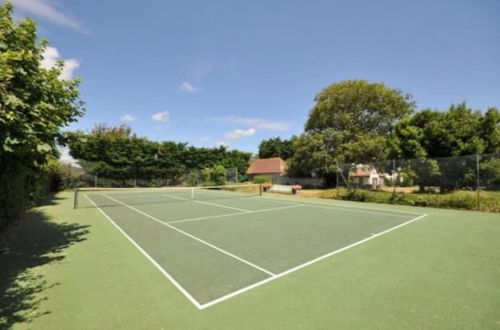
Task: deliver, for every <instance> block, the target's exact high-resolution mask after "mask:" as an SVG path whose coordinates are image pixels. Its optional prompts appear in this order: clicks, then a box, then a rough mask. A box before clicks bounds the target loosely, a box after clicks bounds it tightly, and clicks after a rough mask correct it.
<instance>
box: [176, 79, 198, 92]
mask: <svg viewBox="0 0 500 330" xmlns="http://www.w3.org/2000/svg"><path fill="white" fill-rule="evenodd" d="M179 90H180V91H181V92H188V93H196V92H198V91H199V90H200V88H198V87H194V86H193V85H191V84H190V83H188V82H187V81H183V82H182V84H181V85H180V86H179Z"/></svg>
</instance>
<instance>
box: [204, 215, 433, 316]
mask: <svg viewBox="0 0 500 330" xmlns="http://www.w3.org/2000/svg"><path fill="white" fill-rule="evenodd" d="M426 216H427V214H423V215H421V216H419V217H416V218H414V219H411V220H409V221H406V222H403V223H402V224H399V225H397V226H394V227H392V228H389V229H386V230H384V231H381V232H379V233H377V234H373V235H371V236H370V237H367V238H365V239H362V240H360V241H357V242H355V243H352V244H350V245H347V246H344V247H343V248H340V249H338V250H335V251H332V252H330V253H327V254H324V255H322V256H320V257H318V258H316V259H313V260H310V261H308V262H305V263H303V264H301V265H298V266H296V267H293V268H290V269H288V270H286V271H284V272H281V273H278V274H276V275H274V276H273V277H268V278H266V279H264V280H262V281H260V282H256V283H254V284H251V285H249V286H247V287H244V288H241V289H239V290H236V291H234V292H231V293H229V294H227V295H225V296H222V297H219V298H217V299H214V300H212V301H210V302H208V303H205V304H202V305H201V308H200V309H205V308H208V307H210V306H213V305H215V304H218V303H221V302H223V301H225V300H228V299H230V298H233V297H235V296H237V295H240V294H242V293H244V292H247V291H249V290H251V289H254V288H257V287H259V286H261V285H264V284H266V283H269V282H271V281H274V280H276V279H278V278H280V277H283V276H285V275H288V274H290V273H293V272H296V271H298V270H300V269H302V268H304V267H307V266H310V265H312V264H314V263H317V262H318V261H321V260H323V259H326V258H328V257H331V256H333V255H335V254H337V253H340V252H343V251H346V250H348V249H351V248H353V247H355V246H357V245H360V244H363V243H365V242H368V241H369V240H372V239H374V238H376V237H380V236H382V235H385V234H387V233H389V232H391V231H393V230H396V229H398V228H401V227H403V226H406V225H408V224H410V223H412V222H414V221H417V220H419V219H422V218H424V217H426Z"/></svg>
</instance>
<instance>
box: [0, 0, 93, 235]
mask: <svg viewBox="0 0 500 330" xmlns="http://www.w3.org/2000/svg"><path fill="white" fill-rule="evenodd" d="M12 10H13V7H12V5H11V4H10V3H9V2H6V3H5V5H3V6H0V195H1V196H0V219H2V220H0V222H1V221H5V219H13V218H16V217H18V216H19V214H20V212H22V211H23V210H24V208H25V207H27V206H29V205H30V203H33V202H34V200H35V199H36V198H37V196H38V194H37V191H39V190H40V189H41V188H42V185H43V184H42V181H43V178H44V176H45V175H46V173H47V171H48V168H49V163H50V161H51V160H53V159H55V158H57V156H58V152H57V145H58V144H64V139H63V136H62V134H61V127H64V126H66V125H68V124H69V123H71V122H72V121H75V120H76V118H77V117H79V116H81V115H82V114H83V111H84V109H83V103H82V101H81V100H80V99H79V91H78V84H79V80H77V79H75V80H61V79H59V76H60V73H61V71H62V69H63V67H64V62H63V61H59V62H58V63H57V64H56V65H55V66H54V67H53V68H51V69H45V68H42V67H41V66H40V63H41V61H42V58H43V57H42V54H43V52H44V50H45V48H46V47H47V44H48V42H47V41H46V40H42V41H40V42H38V41H37V34H36V24H35V22H34V21H33V20H31V19H25V20H22V21H21V22H19V23H18V24H16V23H15V22H14V21H13V19H12ZM6 194H8V196H7V195H6ZM1 225H2V224H1V223H0V226H1Z"/></svg>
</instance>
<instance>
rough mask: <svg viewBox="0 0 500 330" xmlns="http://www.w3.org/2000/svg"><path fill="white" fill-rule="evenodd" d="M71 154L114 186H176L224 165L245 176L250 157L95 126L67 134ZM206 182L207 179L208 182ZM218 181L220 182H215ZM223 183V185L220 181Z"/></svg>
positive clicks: (93, 172)
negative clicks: (159, 140)
mask: <svg viewBox="0 0 500 330" xmlns="http://www.w3.org/2000/svg"><path fill="white" fill-rule="evenodd" d="M67 138H68V142H69V148H70V154H71V155H72V156H73V157H74V158H76V159H78V160H79V161H80V165H81V166H82V167H83V169H84V170H85V172H86V173H88V174H91V175H94V174H97V175H98V176H99V177H101V178H107V179H113V182H114V184H115V185H122V186H125V185H127V184H130V182H132V181H131V180H133V181H134V182H139V184H140V185H164V184H165V183H166V182H168V183H170V184H177V183H179V181H180V180H181V178H182V177H183V176H185V175H189V174H190V173H192V172H198V173H200V174H201V172H202V170H205V169H207V168H213V167H215V166H223V167H224V168H237V169H238V172H239V173H240V174H244V173H246V169H247V167H248V161H249V160H250V157H251V154H250V153H247V152H242V151H238V150H228V149H227V148H225V147H223V146H221V147H218V148H196V147H193V146H189V145H188V144H187V143H181V142H172V141H164V142H157V141H151V140H149V139H147V138H143V137H138V136H137V135H136V134H134V133H133V132H132V130H131V129H130V128H129V127H127V126H124V125H122V126H120V127H109V126H107V125H105V124H99V125H96V127H95V128H94V129H93V130H92V131H91V132H90V133H84V132H81V131H77V132H70V133H67ZM205 181H206V180H205ZM216 181H217V180H216ZM219 183H220V182H219Z"/></svg>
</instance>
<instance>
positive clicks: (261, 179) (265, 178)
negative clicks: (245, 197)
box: [252, 175, 273, 184]
mask: <svg viewBox="0 0 500 330" xmlns="http://www.w3.org/2000/svg"><path fill="white" fill-rule="evenodd" d="M252 182H253V183H257V184H262V183H273V178H272V176H269V175H256V176H255V177H254V178H253V180H252Z"/></svg>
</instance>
